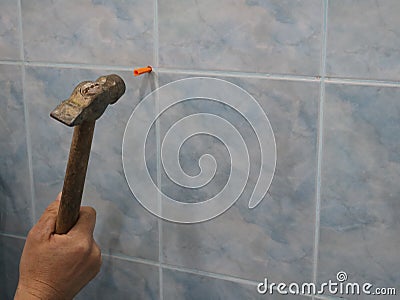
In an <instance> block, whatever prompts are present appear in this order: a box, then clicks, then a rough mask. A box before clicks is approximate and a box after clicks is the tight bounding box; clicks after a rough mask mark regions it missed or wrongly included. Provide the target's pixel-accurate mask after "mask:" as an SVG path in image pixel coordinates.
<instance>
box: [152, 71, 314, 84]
mask: <svg viewBox="0 0 400 300" xmlns="http://www.w3.org/2000/svg"><path fill="white" fill-rule="evenodd" d="M155 71H156V72H158V73H169V74H178V75H179V74H181V75H200V76H224V77H240V78H256V79H271V80H288V81H306V82H318V81H320V78H319V77H318V76H306V75H287V74H269V73H252V72H237V71H216V70H191V69H170V68H155Z"/></svg>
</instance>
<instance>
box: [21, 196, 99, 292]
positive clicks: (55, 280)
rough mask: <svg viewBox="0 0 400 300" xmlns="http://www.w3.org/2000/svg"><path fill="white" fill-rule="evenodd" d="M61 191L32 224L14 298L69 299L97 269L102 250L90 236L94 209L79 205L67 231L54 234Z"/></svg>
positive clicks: (94, 214) (94, 220) (92, 276)
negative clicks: (77, 217) (73, 224)
mask: <svg viewBox="0 0 400 300" xmlns="http://www.w3.org/2000/svg"><path fill="white" fill-rule="evenodd" d="M60 198H61V193H60V194H59V195H58V197H57V200H55V201H54V202H53V203H51V204H50V205H49V206H48V207H47V208H46V210H45V212H44V213H43V215H42V216H41V218H40V220H39V221H38V223H37V224H36V225H35V226H33V227H32V229H31V230H30V232H29V234H28V237H27V239H26V242H25V247H24V250H23V252H22V256H21V261H20V266H19V283H18V287H17V291H16V294H15V298H14V299H44V300H46V299H52V300H53V299H72V298H73V297H74V296H75V295H76V294H77V293H78V292H79V291H80V290H81V289H82V288H83V287H84V286H85V285H86V284H87V283H88V282H89V281H90V280H92V279H93V278H94V277H95V276H96V275H97V273H98V272H99V271H100V266H101V251H100V248H99V246H98V245H97V244H96V242H95V241H94V239H93V230H94V226H95V223H96V211H95V210H94V209H93V208H92V207H89V206H82V207H81V209H80V212H79V219H78V221H77V223H76V224H75V226H74V227H72V228H71V230H70V231H69V232H68V233H66V234H55V233H54V232H55V225H56V219H57V212H58V207H59V204H60Z"/></svg>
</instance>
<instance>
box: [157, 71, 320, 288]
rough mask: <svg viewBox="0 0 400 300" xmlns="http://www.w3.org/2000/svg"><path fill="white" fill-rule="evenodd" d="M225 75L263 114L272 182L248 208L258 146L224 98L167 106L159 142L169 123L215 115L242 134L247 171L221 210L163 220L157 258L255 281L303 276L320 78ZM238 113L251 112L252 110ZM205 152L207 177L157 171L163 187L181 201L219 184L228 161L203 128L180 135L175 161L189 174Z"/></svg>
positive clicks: (204, 195)
mask: <svg viewBox="0 0 400 300" xmlns="http://www.w3.org/2000/svg"><path fill="white" fill-rule="evenodd" d="M175 79H176V76H174V75H168V74H161V75H160V82H161V84H165V83H168V82H171V81H173V80H175ZM226 80H229V81H230V82H232V83H234V84H237V85H238V86H239V87H241V88H243V89H245V90H246V91H248V92H249V93H250V94H251V95H252V96H253V97H255V99H256V100H257V101H258V103H259V104H260V105H261V107H262V109H263V110H264V111H265V113H266V114H267V115H268V118H269V121H270V122H271V125H272V128H273V130H274V134H275V139H276V145H277V166H276V171H275V176H274V178H273V181H272V185H271V187H270V189H269V192H268V194H267V196H266V197H265V198H264V200H263V201H262V202H261V203H260V204H259V205H258V206H257V207H256V208H254V209H249V208H248V201H249V198H250V195H251V192H252V191H253V189H254V187H255V185H256V181H257V179H258V175H257V174H258V173H257V172H258V171H259V167H260V147H259V145H258V142H257V140H256V136H255V133H254V132H253V131H252V129H251V128H250V127H249V124H248V123H247V122H246V121H245V120H244V119H243V118H242V117H241V116H240V115H239V114H238V113H237V112H235V111H233V110H232V109H229V107H228V106H227V105H223V104H216V103H211V102H212V101H206V100H201V99H196V100H188V101H185V102H183V103H180V104H177V105H175V106H173V107H171V108H169V109H168V110H167V111H166V112H165V113H164V114H162V115H161V117H160V141H161V142H162V140H163V138H164V136H165V131H166V130H168V129H169V127H170V126H171V125H172V123H174V122H176V121H177V120H180V119H182V118H183V117H185V116H187V115H189V114H193V113H194V112H199V113H201V112H207V113H211V114H216V115H219V116H220V117H221V118H224V119H225V120H227V121H229V122H231V123H232V124H233V125H234V126H235V128H236V129H237V130H238V131H239V132H240V135H241V136H242V137H243V139H244V140H245V142H246V145H247V149H248V150H249V155H250V173H249V179H248V183H247V185H246V186H245V189H244V192H243V194H241V196H240V197H239V199H238V201H237V202H236V203H235V204H234V205H233V206H232V207H231V208H229V209H228V210H227V211H226V212H225V213H223V214H222V215H220V216H218V217H216V218H214V219H212V220H209V221H206V222H203V223H197V224H177V223H172V222H166V221H164V222H163V223H162V226H163V233H162V236H163V240H162V245H163V249H162V252H163V260H164V262H166V263H169V264H172V265H179V266H184V267H186V268H192V269H198V270H204V271H210V272H215V273H220V274H227V275H232V276H236V277H241V278H246V279H251V280H255V281H257V280H262V279H263V278H264V277H268V278H269V279H270V280H275V281H279V280H285V281H294V280H310V279H311V274H312V256H313V242H314V238H313V237H314V219H315V218H314V214H315V212H314V211H315V199H314V198H315V191H314V186H315V164H316V163H315V162H316V134H317V130H316V123H317V106H318V104H317V100H318V90H319V86H318V84H316V83H299V82H297V83H296V82H290V81H270V80H263V79H239V78H227V79H226ZM162 101H163V98H162V97H161V95H160V102H162ZM242 108H246V105H245V104H243V107H242ZM260 109H261V108H260ZM245 113H246V114H247V115H246V117H248V118H251V115H252V114H254V113H255V112H254V111H247V112H245ZM176 142H177V143H181V142H182V141H176ZM205 153H210V154H212V155H214V157H215V159H216V160H217V164H218V165H217V166H218V169H220V170H221V171H218V169H217V173H216V174H215V177H214V178H213V179H212V181H211V182H210V183H209V184H208V185H206V186H205V187H204V188H200V189H187V188H181V187H179V186H177V185H176V184H174V183H173V182H172V181H170V180H166V176H165V174H164V173H163V174H161V175H162V176H161V178H162V181H161V183H162V185H161V186H162V191H163V193H165V194H166V195H169V196H170V197H172V198H173V199H175V200H177V201H180V202H200V201H204V200H206V199H209V198H211V197H212V196H213V195H215V193H218V192H219V191H221V190H222V188H223V187H224V185H225V184H226V182H227V178H228V177H229V164H230V161H229V160H228V158H227V152H226V149H225V148H224V146H223V145H221V143H220V142H219V141H217V140H215V139H213V138H210V137H206V136H197V137H193V138H192V141H190V139H189V140H187V142H186V143H184V144H183V146H182V148H181V149H180V153H179V158H180V162H181V166H182V169H183V170H184V171H185V172H187V174H189V175H192V176H193V175H196V174H197V173H198V172H199V166H198V160H199V157H200V156H201V155H203V154H205ZM257 168H258V169H257ZM243 175H246V174H245V173H244V174H243Z"/></svg>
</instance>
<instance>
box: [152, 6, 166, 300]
mask: <svg viewBox="0 0 400 300" xmlns="http://www.w3.org/2000/svg"><path fill="white" fill-rule="evenodd" d="M153 26H154V28H153V30H154V37H153V51H154V52H153V63H154V64H153V67H154V68H156V69H157V68H158V64H159V43H158V38H159V35H158V0H154V24H153ZM155 73H156V76H154V79H155V80H154V82H155V89H156V90H157V89H158V88H159V82H158V76H157V72H155ZM155 109H156V113H157V112H158V110H159V97H158V93H156V101H155ZM155 126H156V127H155V131H156V132H155V133H156V148H157V149H156V153H157V168H156V170H157V185H158V187H159V189H160V190H161V161H160V157H161V156H160V121H159V119H157V120H156V123H155ZM157 203H158V205H159V208H160V210H161V209H162V208H161V195H160V193H158V194H157ZM157 229H158V263H159V265H158V281H159V283H158V286H159V299H160V300H163V299H164V284H163V268H162V261H163V256H162V249H163V223H162V220H161V219H160V218H157Z"/></svg>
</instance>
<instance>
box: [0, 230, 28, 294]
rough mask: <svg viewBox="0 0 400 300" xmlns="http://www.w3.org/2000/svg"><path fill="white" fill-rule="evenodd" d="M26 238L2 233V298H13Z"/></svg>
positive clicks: (0, 236) (0, 290)
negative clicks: (17, 237) (16, 237)
mask: <svg viewBox="0 0 400 300" xmlns="http://www.w3.org/2000/svg"><path fill="white" fill-rule="evenodd" d="M24 244H25V240H23V239H15V238H10V237H6V236H2V235H0V270H1V272H0V298H1V299H13V298H14V294H15V290H16V289H17V285H18V276H19V275H18V274H19V271H18V270H19V269H18V268H19V260H20V257H21V254H22V250H23V248H24Z"/></svg>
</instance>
